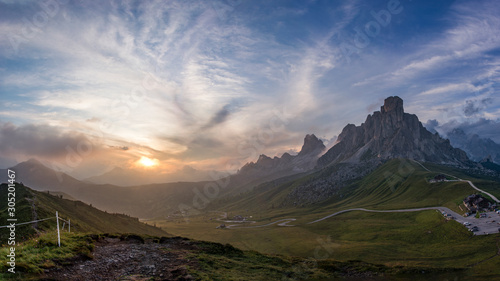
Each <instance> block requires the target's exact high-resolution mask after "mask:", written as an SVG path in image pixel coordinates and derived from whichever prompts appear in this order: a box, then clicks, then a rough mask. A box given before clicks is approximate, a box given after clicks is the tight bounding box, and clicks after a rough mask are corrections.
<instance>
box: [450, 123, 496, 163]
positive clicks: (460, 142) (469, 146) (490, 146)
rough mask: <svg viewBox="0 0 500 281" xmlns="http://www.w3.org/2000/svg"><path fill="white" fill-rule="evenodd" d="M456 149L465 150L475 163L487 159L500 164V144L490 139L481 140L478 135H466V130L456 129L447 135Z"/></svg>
mask: <svg viewBox="0 0 500 281" xmlns="http://www.w3.org/2000/svg"><path fill="white" fill-rule="evenodd" d="M447 137H448V139H449V140H450V142H451V144H452V145H453V146H454V147H457V148H460V149H462V150H464V151H465V152H466V153H467V155H468V156H469V157H470V158H471V159H472V160H474V161H476V162H479V161H481V160H483V159H485V158H487V157H490V158H491V160H492V161H493V162H495V163H497V164H500V144H498V143H496V142H494V141H493V140H491V139H489V138H481V137H479V136H478V135H477V134H466V133H465V132H464V130H462V129H460V128H455V129H453V130H452V131H451V132H448V133H447Z"/></svg>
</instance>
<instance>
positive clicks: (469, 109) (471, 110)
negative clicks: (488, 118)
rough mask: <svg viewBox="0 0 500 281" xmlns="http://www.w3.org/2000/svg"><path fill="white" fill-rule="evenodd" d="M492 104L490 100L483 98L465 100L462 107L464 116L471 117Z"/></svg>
mask: <svg viewBox="0 0 500 281" xmlns="http://www.w3.org/2000/svg"><path fill="white" fill-rule="evenodd" d="M491 103H493V99H492V98H484V99H481V100H466V101H465V106H464V114H465V116H467V117H472V116H474V115H476V114H477V113H479V112H480V111H481V110H483V109H484V108H485V107H487V106H488V105H489V104H491Z"/></svg>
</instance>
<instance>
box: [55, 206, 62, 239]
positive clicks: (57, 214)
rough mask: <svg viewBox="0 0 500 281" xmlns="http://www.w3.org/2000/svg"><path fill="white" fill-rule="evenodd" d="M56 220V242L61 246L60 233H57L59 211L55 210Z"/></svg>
mask: <svg viewBox="0 0 500 281" xmlns="http://www.w3.org/2000/svg"><path fill="white" fill-rule="evenodd" d="M56 220H57V244H58V245H59V247H61V235H60V234H59V213H58V212H57V211H56Z"/></svg>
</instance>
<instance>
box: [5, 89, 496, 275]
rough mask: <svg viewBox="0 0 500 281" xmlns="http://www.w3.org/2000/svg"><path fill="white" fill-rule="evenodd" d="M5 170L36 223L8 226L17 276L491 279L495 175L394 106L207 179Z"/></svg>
mask: <svg viewBox="0 0 500 281" xmlns="http://www.w3.org/2000/svg"><path fill="white" fill-rule="evenodd" d="M488 165H489V166H491V167H494V166H493V165H496V164H493V163H489V162H488ZM11 169H12V170H13V171H15V172H16V175H17V179H18V180H19V181H22V182H23V183H16V190H17V192H19V198H18V200H19V201H18V204H19V205H18V210H19V212H18V216H19V218H20V219H22V221H23V222H28V223H31V222H30V221H33V220H37V219H47V220H46V221H41V222H39V223H38V224H35V225H31V224H25V225H22V224H19V228H18V231H19V234H20V236H22V238H21V239H20V241H22V242H21V244H20V254H19V259H20V261H21V263H20V264H21V265H20V266H19V267H20V268H21V272H25V273H27V274H30V275H32V276H38V277H40V278H41V276H47V277H48V278H49V279H50V278H54V279H55V280H66V279H65V278H67V277H68V276H69V277H71V278H73V279H75V278H76V279H75V280H79V279H78V278H77V277H76V276H79V275H81V274H87V273H89V272H91V271H92V268H94V267H98V268H101V269H102V271H108V270H110V269H114V270H113V272H109V274H102V275H99V276H100V277H97V279H96V280H98V279H99V278H101V279H102V278H104V280H112V279H116V278H121V277H124V276H125V277H126V278H132V279H131V280H134V278H143V277H144V278H145V277H151V278H153V280H161V278H164V277H165V278H167V279H168V278H170V279H176V278H177V279H179V278H184V279H185V280H191V279H202V280H203V278H208V279H210V278H212V277H213V276H220V278H221V280H233V279H238V278H240V279H241V278H242V279H246V278H248V277H251V278H250V279H254V280H261V279H262V276H267V275H269V274H271V275H272V276H273V278H280V277H281V278H282V279H283V278H284V279H285V280H288V279H290V280H301V279H308V278H316V277H317V278H318V279H321V278H328V277H329V276H337V277H341V276H343V277H346V278H347V279H349V278H353V280H356V278H363V277H370V278H375V279H374V280H376V278H379V277H380V278H382V279H387V278H389V280H390V279H391V278H394V280H406V279H405V278H410V279H412V280H418V279H419V278H420V279H422V280H428V279H429V278H438V277H439V278H447V279H450V278H451V279H454V278H463V277H471V278H490V277H495V276H500V267H497V266H495V265H496V264H498V262H499V261H500V256H499V253H500V248H499V243H500V234H499V231H500V229H499V228H500V224H499V222H500V215H499V214H497V213H495V212H493V210H494V208H496V207H497V206H498V205H497V204H498V198H499V197H500V185H499V182H500V180H499V179H500V177H499V175H498V173H497V172H496V171H495V170H491V169H488V168H485V167H484V166H482V164H481V163H477V162H473V161H471V160H470V159H469V158H468V157H467V155H466V154H465V152H463V151H462V150H460V149H456V148H454V147H452V146H451V145H450V142H449V141H448V140H445V139H443V138H441V137H440V136H439V135H438V134H431V133H430V132H429V131H427V130H426V129H425V128H424V127H423V126H422V124H421V123H420V122H419V120H418V118H417V117H416V115H412V114H408V113H405V112H404V109H403V101H402V99H400V98H399V97H389V98H387V99H386V100H385V102H384V105H383V106H382V107H381V110H380V111H376V112H374V113H373V115H368V117H367V118H366V121H365V123H362V124H361V125H360V126H355V125H352V124H349V125H347V126H346V127H345V128H344V130H343V131H342V133H341V134H340V135H339V137H338V138H337V142H336V144H335V145H334V146H333V147H331V148H330V149H326V147H325V146H324V144H323V142H322V141H321V140H320V139H318V138H317V137H316V136H315V135H312V134H311V135H310V134H308V135H306V137H305V138H304V143H303V146H302V149H301V150H300V152H299V153H298V154H297V155H293V156H292V155H290V154H288V153H284V154H282V156H281V157H278V156H275V157H273V158H271V157H268V156H266V155H260V156H259V157H258V160H257V161H256V162H250V163H247V164H246V165H244V166H243V167H241V169H239V170H238V171H237V172H236V173H235V174H232V175H227V176H225V177H217V179H214V180H213V181H202V182H174V183H160V184H147V185H142V186H115V185H111V184H93V183H89V182H83V181H79V180H77V179H75V178H73V177H71V176H69V175H67V174H64V173H62V174H61V173H57V172H56V171H54V170H52V169H50V168H48V167H46V166H45V165H43V164H42V163H41V162H39V161H37V160H35V159H31V160H29V161H26V162H23V163H20V164H18V165H16V166H14V167H12V168H11ZM2 173H3V172H2ZM3 174H5V173H3ZM0 180H2V179H1V178H0ZM25 184H26V185H25ZM31 186H33V188H34V189H35V190H33V189H31ZM2 187H3V188H2V192H4V191H5V190H6V185H2ZM2 196H3V197H6V195H4V194H3V193H2ZM66 198H68V199H66ZM467 198H469V199H470V200H469V199H467ZM471 198H472V199H471ZM79 200H82V201H79ZM466 200H469V201H466ZM471 200H472V201H471ZM467 202H468V203H467ZM6 204H7V201H6V200H5V198H4V200H2V202H1V203H0V210H6V209H7V205H6ZM99 209H102V210H99ZM56 211H57V212H58V213H59V214H61V218H63V219H64V220H63V221H62V222H64V224H63V226H62V227H63V241H64V242H63V243H64V244H65V245H64V246H63V248H64V250H57V248H58V247H57V248H56V245H57V244H56V243H55V225H54V221H53V214H54V213H55V212H56ZM466 212H467V213H469V212H470V213H473V215H468V216H467V217H465V216H463V215H464V214H465V213H466ZM0 216H1V218H2V219H3V220H6V219H7V212H2V213H1V214H0ZM475 216H477V217H478V218H476V217H475ZM139 218H140V219H139ZM69 220H71V223H72V228H71V229H72V233H69V228H66V229H67V230H68V232H65V231H64V230H65V229H64V226H65V223H66V222H69ZM476 228H477V229H476ZM0 236H1V237H3V238H6V237H7V236H8V233H7V232H6V231H1V230H0ZM162 241H163V242H162ZM163 244H165V245H163ZM207 245H208V246H207ZM2 250H3V251H6V250H7V248H2ZM127 252H130V255H127V254H126V253H127ZM147 252H151V254H153V255H154V257H153V258H151V259H149V258H147V255H146V253H147ZM33 253H34V255H33ZM114 255H116V256H117V258H113V257H112V256H114ZM32 256H33V258H31V257H32ZM141 258H144V259H145V260H144V261H143V262H141V261H140V260H141ZM271 260H272V261H273V262H272V264H268V261H271ZM42 261H46V262H42ZM39 263H41V265H40V264H39ZM226 263H227V264H231V265H232V266H231V267H227V266H224V264H226ZM146 264H147V266H146ZM251 264H259V265H258V266H251ZM171 267H172V268H171ZM118 269H119V270H118ZM277 272H279V274H278V273H277ZM283 272H287V273H286V274H285V275H283ZM411 272H418V273H419V274H418V276H417V277H415V276H413V275H412V274H411ZM160 274H163V275H162V276H160ZM120 276H121V277H120ZM38 277H35V278H38ZM287 278H288V279H287ZM415 278H416V279H415Z"/></svg>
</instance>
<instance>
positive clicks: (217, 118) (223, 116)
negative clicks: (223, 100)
mask: <svg viewBox="0 0 500 281" xmlns="http://www.w3.org/2000/svg"><path fill="white" fill-rule="evenodd" d="M230 108H231V105H230V104H226V105H224V106H223V107H222V108H221V109H220V110H219V111H217V112H216V113H215V115H214V116H212V118H211V119H210V120H209V121H208V122H207V123H206V124H205V125H204V126H203V127H202V129H210V128H212V127H214V126H217V125H219V124H221V123H223V122H224V121H226V120H227V118H228V117H229V115H230V114H231V112H230Z"/></svg>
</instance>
